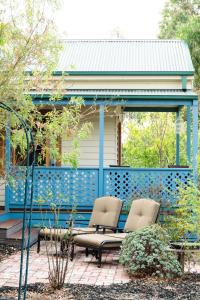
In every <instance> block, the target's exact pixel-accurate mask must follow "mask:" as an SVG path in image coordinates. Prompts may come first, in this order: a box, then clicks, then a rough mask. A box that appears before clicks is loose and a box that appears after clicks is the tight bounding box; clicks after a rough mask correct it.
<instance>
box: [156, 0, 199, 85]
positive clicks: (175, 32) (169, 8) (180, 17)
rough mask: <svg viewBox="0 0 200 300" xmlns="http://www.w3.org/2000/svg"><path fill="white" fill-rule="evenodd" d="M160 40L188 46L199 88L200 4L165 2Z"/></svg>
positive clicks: (192, 0)
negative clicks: (172, 39)
mask: <svg viewBox="0 0 200 300" xmlns="http://www.w3.org/2000/svg"><path fill="white" fill-rule="evenodd" d="M159 37H160V38H162V39H163V38H164V39H171V38H178V39H182V40H185V41H186V42H187V44H188V45H189V48H190V52H191V56H192V61H193V64H194V67H195V85H196V88H197V89H199V88H200V48H199V44H200V2H199V0H167V1H166V3H165V7H164V9H163V12H162V21H161V23H160V34H159Z"/></svg>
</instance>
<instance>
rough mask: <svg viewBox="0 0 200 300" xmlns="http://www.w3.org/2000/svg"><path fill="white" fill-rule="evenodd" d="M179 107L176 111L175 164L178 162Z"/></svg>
mask: <svg viewBox="0 0 200 300" xmlns="http://www.w3.org/2000/svg"><path fill="white" fill-rule="evenodd" d="M179 121H180V108H178V111H177V112H176V165H177V166H178V165H179V164H180V124H179V123H180V122H179Z"/></svg>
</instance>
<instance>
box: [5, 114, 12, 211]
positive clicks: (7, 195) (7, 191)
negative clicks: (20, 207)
mask: <svg viewBox="0 0 200 300" xmlns="http://www.w3.org/2000/svg"><path fill="white" fill-rule="evenodd" d="M7 119H8V122H7V125H6V161H5V166H6V174H7V175H8V176H9V172H10V165H11V143H10V113H8V114H7ZM9 202H10V187H9V184H8V183H6V187H5V211H6V212H8V211H9Z"/></svg>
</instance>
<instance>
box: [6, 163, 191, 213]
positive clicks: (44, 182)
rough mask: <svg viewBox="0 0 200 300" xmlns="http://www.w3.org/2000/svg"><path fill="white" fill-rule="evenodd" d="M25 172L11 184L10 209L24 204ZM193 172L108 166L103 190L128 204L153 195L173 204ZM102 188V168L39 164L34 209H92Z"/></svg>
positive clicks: (19, 173)
mask: <svg viewBox="0 0 200 300" xmlns="http://www.w3.org/2000/svg"><path fill="white" fill-rule="evenodd" d="M23 172H24V170H23V167H22V168H20V169H18V171H15V172H14V173H15V178H14V180H13V182H12V184H11V185H10V186H9V187H8V193H7V194H8V199H7V201H8V202H9V203H8V206H9V208H10V209H12V208H22V207H23V195H24V177H23ZM192 174H193V173H192V169H189V168H176V169H134V168H104V169H103V187H102V186H101V190H102V188H103V195H113V196H116V197H119V198H121V199H122V200H124V201H125V202H126V203H128V202H129V201H130V200H131V199H136V198H141V197H144V198H146V197H149V198H153V199H157V200H159V201H162V205H163V206H166V205H168V204H169V203H171V204H172V203H173V201H174V194H175V193H176V191H177V188H178V186H179V185H180V182H182V183H185V184H187V182H188V180H189V179H191V178H192ZM99 191H100V187H99V169H98V168H78V169H71V168H65V167H35V172H34V191H33V203H34V204H33V207H34V208H37V207H38V205H39V206H40V205H41V206H43V207H48V206H50V205H51V204H52V203H54V204H58V205H60V206H61V207H62V208H71V207H72V206H76V207H77V208H79V209H91V208H92V206H93V203H94V200H95V199H96V198H97V197H98V196H99Z"/></svg>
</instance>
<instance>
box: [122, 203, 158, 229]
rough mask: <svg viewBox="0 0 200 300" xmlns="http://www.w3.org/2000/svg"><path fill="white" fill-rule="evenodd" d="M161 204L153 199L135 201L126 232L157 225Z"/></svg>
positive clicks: (127, 221) (126, 225)
mask: <svg viewBox="0 0 200 300" xmlns="http://www.w3.org/2000/svg"><path fill="white" fill-rule="evenodd" d="M159 207H160V204H159V203H158V202H156V201H154V200H151V199H138V200H133V202H132V205H131V209H130V211H129V214H128V218H127V220H126V224H125V227H124V231H134V230H137V229H139V228H141V227H144V226H148V225H151V224H153V223H155V221H156V218H157V215H158V212H159Z"/></svg>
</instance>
